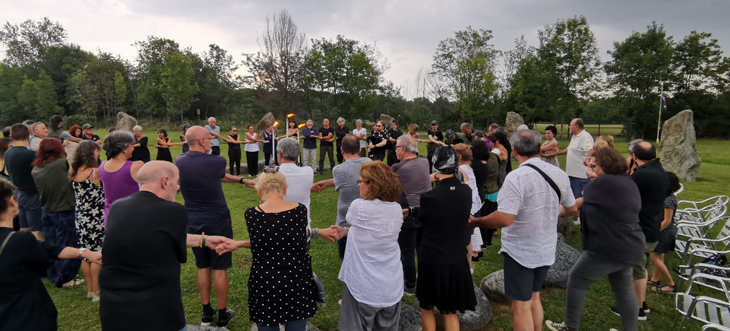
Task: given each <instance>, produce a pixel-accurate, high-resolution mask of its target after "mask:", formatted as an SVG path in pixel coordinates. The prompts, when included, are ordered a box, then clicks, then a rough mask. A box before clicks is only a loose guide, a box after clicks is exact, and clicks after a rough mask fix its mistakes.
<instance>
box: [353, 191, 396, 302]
mask: <svg viewBox="0 0 730 331" xmlns="http://www.w3.org/2000/svg"><path fill="white" fill-rule="evenodd" d="M347 222H348V223H350V230H349V232H348V234H347V248H345V258H344V259H343V261H342V266H341V267H340V276H339V279H340V280H341V281H343V282H344V283H345V284H347V288H348V289H349V290H350V293H351V294H352V296H353V297H354V298H355V300H357V302H360V303H364V304H366V305H368V306H371V307H377V308H385V307H391V306H393V305H395V304H396V303H398V302H400V300H401V297H402V296H403V264H402V263H401V261H400V247H399V246H398V233H399V232H400V228H401V225H403V210H402V209H401V206H400V204H398V203H397V202H384V201H380V200H378V199H375V200H363V199H356V200H355V201H353V202H352V204H350V209H348V211H347Z"/></svg>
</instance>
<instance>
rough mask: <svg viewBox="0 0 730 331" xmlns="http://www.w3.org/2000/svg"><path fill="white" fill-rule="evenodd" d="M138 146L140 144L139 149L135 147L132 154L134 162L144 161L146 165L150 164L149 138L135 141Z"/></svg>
mask: <svg viewBox="0 0 730 331" xmlns="http://www.w3.org/2000/svg"><path fill="white" fill-rule="evenodd" d="M134 140H135V141H136V142H135V143H136V144H139V147H135V148H134V151H133V152H132V161H142V162H144V163H147V162H150V150H149V148H147V141H148V139H147V137H146V136H145V137H142V139H139V140H138V139H137V138H135V139H134Z"/></svg>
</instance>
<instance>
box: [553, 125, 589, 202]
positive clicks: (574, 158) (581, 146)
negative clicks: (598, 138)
mask: <svg viewBox="0 0 730 331" xmlns="http://www.w3.org/2000/svg"><path fill="white" fill-rule="evenodd" d="M583 128H584V125H583V120H582V119H580V118H574V119H573V120H572V121H570V126H569V127H568V129H569V130H570V134H572V135H573V137H571V138H570V145H568V148H566V149H564V150H562V151H559V152H557V153H555V154H556V155H563V154H568V157H567V160H566V161H565V173H567V174H568V178H569V179H570V189H571V190H572V191H573V196H574V197H576V198H580V197H582V196H583V187H585V186H586V185H588V183H590V182H591V180H590V179H588V176H587V175H586V171H588V167H587V166H586V165H585V164H584V163H583V161H585V159H586V158H587V157H588V151H589V150H591V148H593V136H591V134H590V133H588V131H585V130H583Z"/></svg>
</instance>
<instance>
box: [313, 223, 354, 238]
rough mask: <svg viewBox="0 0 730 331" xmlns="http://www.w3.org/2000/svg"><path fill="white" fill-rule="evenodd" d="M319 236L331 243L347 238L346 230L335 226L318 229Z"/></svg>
mask: <svg viewBox="0 0 730 331" xmlns="http://www.w3.org/2000/svg"><path fill="white" fill-rule="evenodd" d="M319 236H320V237H322V238H324V239H327V240H329V241H331V242H335V241H338V240H340V239H342V237H345V236H347V230H345V228H342V227H339V226H337V225H333V226H330V227H329V228H327V229H319Z"/></svg>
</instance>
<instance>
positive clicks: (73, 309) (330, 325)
mask: <svg viewBox="0 0 730 331" xmlns="http://www.w3.org/2000/svg"><path fill="white" fill-rule="evenodd" d="M566 130H567V126H566ZM591 131H592V130H591ZM103 133H104V132H97V134H99V135H102V136H103ZM601 133H603V129H602V132H601ZM146 134H147V135H148V136H149V137H150V151H151V152H152V159H155V156H156V153H157V151H156V149H155V148H154V147H152V146H153V145H154V143H152V141H154V138H156V136H157V134H156V132H146ZM179 134H180V132H170V137H173V141H177V137H178V135H179ZM567 144H568V142H567V141H566V140H565V139H563V140H561V141H560V145H561V148H565V147H566V146H567ZM617 147H618V149H619V151H621V152H623V153H625V152H626V144H625V143H623V142H622V143H618V144H617ZM420 149H421V151H422V153H423V154H425V144H421V146H420ZM698 149H699V153H700V156H701V157H702V162H703V163H702V167H701V169H700V176H699V179H698V181H697V182H695V183H684V185H685V190H684V192H683V193H682V194H681V195H680V199H684V200H701V199H705V198H709V197H712V196H715V195H719V194H727V190H726V186H725V185H727V183H729V182H730V153H728V152H727V142H726V141H715V140H703V141H700V142H699V143H698ZM171 150H172V153H173V157H174V156H176V155H177V154H179V153H180V152H181V147H173V148H172V149H171ZM221 154H222V155H223V156H227V146H225V144H224V146H221ZM260 155H261V158H263V153H261V154H260ZM244 162H245V161H244ZM560 163H561V165H562V166H563V167H564V165H565V157H564V156H561V157H560ZM514 164H516V162H514ZM328 178H331V173H329V172H325V174H323V175H320V176H316V177H315V181H318V180H322V179H328ZM223 190H224V191H225V194H226V198H227V200H228V206H229V208H230V210H231V216H232V220H233V229H234V237H235V238H236V239H238V240H242V239H247V238H248V233H247V231H246V225H245V222H244V218H243V213H244V211H245V210H246V209H247V208H249V207H252V206H255V205H257V204H259V203H260V201H259V199H258V196H257V195H256V192H255V191H254V190H253V189H251V188H247V187H244V186H241V185H238V184H223ZM178 201H179V202H180V203H182V202H183V200H182V197H181V196H179V195H178ZM311 205H312V206H313V209H312V211H311V216H312V226H313V227H319V228H323V227H329V226H331V225H332V224H334V223H335V217H336V211H337V208H336V205H337V192H335V191H334V189H333V188H328V189H326V190H325V191H323V192H321V193H315V192H313V193H312V203H311ZM569 243H570V244H571V245H573V246H574V247H576V248H578V249H579V250H580V235H575V236H573V237H571V238H570V239H569ZM499 248H500V240H499V238H496V240H495V241H494V246H493V247H491V248H489V249H488V250H487V251H485V258H484V259H482V261H480V262H478V263H475V272H474V276H473V280H474V282H475V283H476V284H479V283H480V282H481V280H482V278H484V277H485V276H487V275H489V274H490V273H492V272H494V271H497V270H499V269H501V268H502V258H501V257H499V256H498V255H497V252H498V250H499ZM311 255H312V257H313V268H314V271H315V272H316V273H317V275H319V277H320V278H321V279H322V280H323V281H324V284H325V287H326V289H327V300H328V303H327V306H326V307H324V308H320V310H319V311H318V312H317V316H316V317H315V318H313V319H311V320H310V321H311V322H312V323H313V324H314V325H316V326H317V327H318V328H319V329H320V330H323V331H325V330H336V328H337V320H338V316H339V306H338V305H337V300H338V299H339V298H340V297H341V292H342V284H341V282H340V281H339V280H337V276H338V273H339V269H340V263H341V260H340V259H339V257H338V256H337V247H336V245H335V244H333V243H330V242H329V241H324V240H316V241H313V242H312V249H311ZM193 261H194V260H193V255H192V253H191V251H189V253H188V262H187V263H186V264H184V265H183V267H182V277H181V278H182V279H181V280H182V291H183V302H184V306H185V315H186V318H187V322H188V324H198V323H200V318H201V308H200V301H199V297H198V291H197V286H196V284H197V283H196V269H195V265H194V262H193ZM233 262H234V263H233V268H232V269H230V270H229V277H230V292H229V302H230V304H229V307H230V308H232V309H234V310H235V311H236V318H235V319H234V320H233V322H232V323H231V325H230V326H229V329H230V330H236V331H242V330H249V329H250V328H251V322H250V321H249V316H248V306H247V302H248V292H247V281H248V272H249V268H250V265H251V253H250V251H246V250H240V251H237V252H235V253H234V254H233ZM677 263H678V258H677V257H676V255H674V254H673V253H672V254H671V255H670V256H669V257H668V265H669V266H672V265H676V264H677ZM46 288H47V289H48V292H49V293H50V294H51V297H52V298H53V300H54V302H55V304H56V307H57V308H58V312H59V314H58V321H59V330H62V331H65V330H100V329H101V327H100V324H99V317H98V304H96V303H92V302H90V301H89V300H87V299H85V296H86V293H85V291H86V289H85V286H79V287H76V288H65V289H57V288H55V287H54V286H52V285H50V284H48V283H46ZM564 296H565V291H564V290H562V289H552V288H549V289H544V290H543V292H542V298H543V306H544V308H545V319H551V320H554V321H562V320H563V313H564V311H565V299H564ZM404 300H405V302H406V303H408V304H410V303H412V298H405V299H404ZM212 302H215V299H213V300H212ZM647 302H648V304H649V305H650V307H651V309H652V312H651V313H650V314H649V320H648V321H646V322H641V323H640V327H639V329H640V330H643V331H648V330H656V331H659V330H676V329H678V328H679V327H678V324H677V323H678V322H679V321H680V320H679V319H678V316H679V314H678V313H676V312H675V310H674V298H673V296H669V295H658V294H655V293H649V294H648V295H647ZM613 303H614V299H613V294H612V292H611V290H610V288H609V286H608V283H607V281H601V282H598V283H596V284H594V285H593V286H591V288H590V289H589V292H588V297H587V300H586V308H585V311H584V313H583V319H582V327H581V329H582V330H608V329H609V328H610V327H613V328H619V329H620V320H619V318H618V317H617V316H615V315H614V314H613V313H611V312H610V310H609V308H610V306H611V305H613ZM493 306H494V309H495V316H494V319H493V321H492V322H491V323H490V325H489V326H488V327H487V328H486V329H485V330H511V327H512V314H511V312H510V311H509V307H508V306H506V305H502V304H496V303H493ZM140 323H144V322H143V321H140ZM699 328H700V326H699V324H696V323H692V324H689V326H688V330H699ZM545 329H547V328H545Z"/></svg>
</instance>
